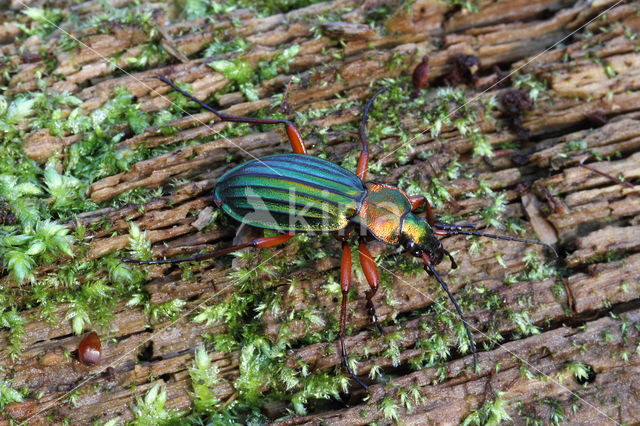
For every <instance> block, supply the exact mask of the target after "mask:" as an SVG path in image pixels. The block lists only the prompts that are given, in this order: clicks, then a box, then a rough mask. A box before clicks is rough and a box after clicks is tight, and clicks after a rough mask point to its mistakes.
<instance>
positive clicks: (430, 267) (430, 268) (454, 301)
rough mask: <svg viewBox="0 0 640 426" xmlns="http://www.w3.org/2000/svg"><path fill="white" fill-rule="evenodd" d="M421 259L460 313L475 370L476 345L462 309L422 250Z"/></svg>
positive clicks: (476, 359)
mask: <svg viewBox="0 0 640 426" xmlns="http://www.w3.org/2000/svg"><path fill="white" fill-rule="evenodd" d="M422 260H423V261H424V267H425V269H426V270H427V272H429V273H430V274H431V275H433V276H434V277H435V278H436V280H438V282H439V283H440V285H441V286H442V289H443V290H444V291H445V292H446V293H447V295H448V296H449V299H451V302H453V306H455V307H456V311H458V315H460V318H461V319H462V324H464V329H465V331H466V332H467V339H469V345H470V346H471V351H472V352H473V369H474V371H475V370H477V369H478V355H477V354H476V345H475V343H473V336H472V335H471V331H470V330H469V323H467V319H466V318H465V317H464V315H463V314H462V309H460V305H458V301H457V300H456V298H455V297H453V294H451V291H449V287H448V286H447V283H445V282H444V280H443V279H442V278H440V275H438V273H437V272H436V270H435V268H434V267H433V265H432V264H431V259H430V258H429V256H428V255H427V254H426V253H424V252H423V253H422Z"/></svg>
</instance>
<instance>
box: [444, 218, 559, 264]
mask: <svg viewBox="0 0 640 426" xmlns="http://www.w3.org/2000/svg"><path fill="white" fill-rule="evenodd" d="M443 225H444V224H443ZM442 230H443V231H445V232H446V233H447V235H474V236H476V237H487V238H493V239H494V240H506V241H517V242H519V243H528V244H537V245H539V246H543V247H547V248H548V249H550V250H551V251H553V254H554V255H555V256H556V257H558V253H557V252H556V249H555V248H553V246H552V245H551V244H547V243H543V242H542V241H538V240H529V239H526V238H518V237H509V236H507V235H496V234H485V233H484V232H479V231H467V230H464V229H462V228H461V227H459V226H455V225H446V226H444V227H443V228H442Z"/></svg>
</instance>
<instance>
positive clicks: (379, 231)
mask: <svg viewBox="0 0 640 426" xmlns="http://www.w3.org/2000/svg"><path fill="white" fill-rule="evenodd" d="M366 186H367V194H366V195H365V197H364V199H363V202H362V207H361V208H360V210H359V211H358V213H357V215H356V216H354V217H352V218H351V222H353V223H357V224H359V225H360V226H362V227H364V228H366V229H367V230H368V231H369V232H370V233H371V235H373V236H374V237H376V238H377V239H378V240H380V241H384V242H385V243H389V244H399V243H400V237H401V234H402V222H403V219H404V217H405V216H406V215H407V214H409V213H410V212H411V201H410V200H409V197H407V194H405V193H404V191H402V190H400V189H398V188H396V187H394V186H389V185H384V184H380V183H376V182H367V183H366Z"/></svg>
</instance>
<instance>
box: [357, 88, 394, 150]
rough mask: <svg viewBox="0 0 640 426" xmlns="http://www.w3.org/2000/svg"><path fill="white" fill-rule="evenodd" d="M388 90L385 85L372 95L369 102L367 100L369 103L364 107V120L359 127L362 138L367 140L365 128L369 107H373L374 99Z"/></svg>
mask: <svg viewBox="0 0 640 426" xmlns="http://www.w3.org/2000/svg"><path fill="white" fill-rule="evenodd" d="M386 90H387V88H386V87H383V88H382V89H380V90H378V91H377V92H376V93H375V94H374V95H373V96H372V97H371V99H369V102H367V105H365V107H364V113H363V114H362V122H361V123H360V129H359V133H360V138H361V139H362V140H366V139H367V136H366V135H365V129H366V126H367V115H368V114H369V108H370V107H371V104H372V103H373V101H374V100H375V99H376V97H377V96H378V95H379V94H380V93H382V92H385V91H386Z"/></svg>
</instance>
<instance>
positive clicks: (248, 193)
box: [123, 76, 553, 389]
mask: <svg viewBox="0 0 640 426" xmlns="http://www.w3.org/2000/svg"><path fill="white" fill-rule="evenodd" d="M158 78H159V79H160V80H161V81H163V82H164V83H166V84H168V85H169V86H171V87H172V88H173V89H174V90H176V91H178V92H179V93H181V94H182V95H183V96H186V97H187V98H189V99H191V100H192V101H194V102H196V103H197V104H198V105H200V106H201V107H202V108H204V109H206V110H208V111H210V112H212V113H214V114H215V115H216V116H217V117H218V118H219V119H220V120H222V121H229V122H241V123H251V124H282V125H284V127H285V130H286V133H287V137H288V139H289V142H290V143H291V148H292V149H293V152H294V153H293V154H279V155H269V156H266V157H263V158H258V159H254V160H251V161H248V162H246V163H243V164H240V165H239V166H237V167H235V168H233V169H231V170H229V171H228V172H226V173H225V174H224V175H222V177H220V179H219V180H218V182H217V183H216V185H215V188H214V194H213V198H214V202H215V203H216V205H217V206H218V207H219V208H222V210H223V211H224V212H225V213H226V214H227V215H229V216H231V217H232V218H234V219H236V220H238V221H239V222H241V223H245V224H247V225H251V226H255V227H258V228H265V229H272V230H277V231H283V233H282V234H281V235H277V236H273V237H263V238H257V239H254V240H252V241H249V242H247V243H243V244H239V245H235V246H232V247H229V248H226V249H222V250H217V251H214V252H210V253H203V254H199V255H196V256H192V257H187V258H181V259H168V260H148V261H142V260H134V259H123V261H125V262H130V263H138V264H146V265H150V264H161V263H178V262H188V261H200V260H205V259H211V258H214V257H217V256H221V255H224V254H228V253H232V252H234V251H237V250H241V249H244V248H246V247H273V246H276V245H279V244H282V243H285V242H286V241H288V240H289V239H291V238H292V237H293V236H294V235H295V234H296V233H303V232H305V233H318V232H328V233H332V234H334V235H335V236H336V238H337V239H338V240H339V241H340V242H341V244H342V259H341V263H340V287H341V291H342V303H341V309H340V332H339V340H340V345H341V349H342V361H343V363H344V365H345V367H346V369H347V371H348V372H349V374H350V375H351V377H352V378H353V379H354V380H355V381H356V382H357V383H358V384H359V385H360V386H362V387H363V388H365V389H367V388H368V386H367V385H366V384H364V383H363V382H362V381H361V380H360V379H359V378H358V376H356V375H355V373H354V372H353V370H352V369H351V367H350V365H349V360H348V356H347V351H346V349H345V343H344V329H345V321H346V307H347V292H348V291H349V286H350V284H351V250H350V248H349V245H348V238H347V237H348V236H349V235H350V234H351V232H352V231H353V230H355V229H358V230H359V231H360V239H359V246H358V252H359V257H360V264H361V266H362V270H363V272H364V275H365V277H366V279H367V282H368V283H369V286H370V289H369V290H367V291H366V293H365V294H366V298H367V304H366V307H367V311H368V314H369V315H370V316H371V319H372V322H373V323H374V324H375V325H376V327H377V328H378V329H379V330H380V332H381V333H382V332H383V330H382V327H381V326H380V323H379V322H378V318H377V317H376V313H375V308H374V305H373V301H372V299H373V297H374V295H375V294H376V291H377V290H378V282H379V276H378V270H377V267H376V265H375V263H374V261H373V259H372V257H371V255H370V254H369V251H368V250H367V246H366V238H367V237H373V238H375V239H377V240H379V241H382V242H385V243H387V244H391V245H395V246H402V247H403V248H405V249H406V250H407V251H408V252H409V253H410V254H412V255H413V256H415V257H417V258H420V259H422V261H423V262H424V267H425V270H426V271H427V272H428V273H429V274H430V275H433V276H434V277H435V279H436V280H437V281H438V283H440V285H441V286H442V288H443V289H444V291H445V292H446V293H447V295H448V296H449V299H451V302H452V303H453V305H454V307H455V308H456V311H457V312H458V315H460V318H461V319H462V322H463V324H464V327H465V330H466V334H467V338H468V339H469V344H470V347H471V350H472V352H473V362H474V366H477V354H476V347H475V344H474V342H473V337H472V335H471V331H470V330H469V325H468V323H467V320H466V318H465V317H464V315H463V313H462V310H461V309H460V306H459V305H458V302H457V301H456V299H455V297H454V296H453V294H452V293H451V291H449V288H448V287H447V284H446V283H445V282H444V281H443V280H442V278H441V277H440V275H438V273H437V272H436V270H435V268H434V267H435V265H438V264H439V263H440V262H442V260H443V258H444V256H445V255H446V256H448V257H449V259H450V260H451V267H452V268H456V267H457V265H456V263H455V261H454V259H453V256H452V255H451V254H450V253H449V252H448V251H447V250H446V249H445V248H444V247H443V246H442V243H441V241H440V240H439V239H438V238H437V237H445V236H448V235H476V236H484V237H489V238H495V239H501V240H509V241H518V242H524V243H532V244H539V245H543V246H546V247H550V248H551V246H549V245H548V244H545V243H542V242H540V241H535V240H528V239H524V238H516V237H509V236H503V235H494V234H486V233H483V232H478V231H470V230H467V229H465V228H472V226H468V225H467V226H458V225H451V224H446V223H441V222H437V221H436V220H435V218H434V215H433V212H432V210H431V206H430V205H429V203H428V201H427V200H426V199H425V197H424V196H422V195H413V196H408V195H407V194H406V193H405V192H404V191H402V190H401V189H399V188H396V187H394V186H391V185H386V184H382V183H377V182H373V181H367V180H366V176H367V166H368V162H369V149H368V148H369V146H368V142H367V137H366V132H365V126H366V120H367V114H368V112H369V108H370V107H371V104H372V103H373V101H374V99H375V98H376V96H378V95H379V94H380V93H382V92H383V91H384V90H385V89H384V88H383V89H380V90H379V91H378V92H377V93H376V94H374V95H373V96H372V97H371V99H369V101H368V102H367V104H366V106H365V108H364V113H363V115H362V121H361V123H360V128H359V136H360V140H361V143H362V151H361V153H360V157H359V159H358V163H357V166H356V172H355V174H354V173H351V172H349V171H348V170H345V169H343V168H342V167H339V166H337V165H335V164H333V163H330V162H328V161H325V160H322V159H320V158H317V157H313V156H310V155H307V150H306V148H305V145H304V143H303V141H302V137H301V136H300V132H299V131H298V129H297V128H296V126H295V124H294V123H293V122H291V121H289V120H277V119H267V118H252V117H240V116H233V115H229V114H225V113H223V112H220V111H217V110H215V109H213V108H211V107H210V106H209V105H207V104H205V103H204V102H202V101H201V100H199V99H197V98H196V97H194V96H192V95H190V94H189V93H187V92H185V91H184V90H182V89H180V88H179V87H177V86H176V85H175V84H174V83H173V82H171V81H170V80H169V79H167V78H166V77H164V76H160V77H158ZM421 205H424V207H425V217H420V216H417V215H416V214H414V211H415V210H416V209H418V208H419V207H420V206H421ZM551 249H552V250H553V248H551Z"/></svg>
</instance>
